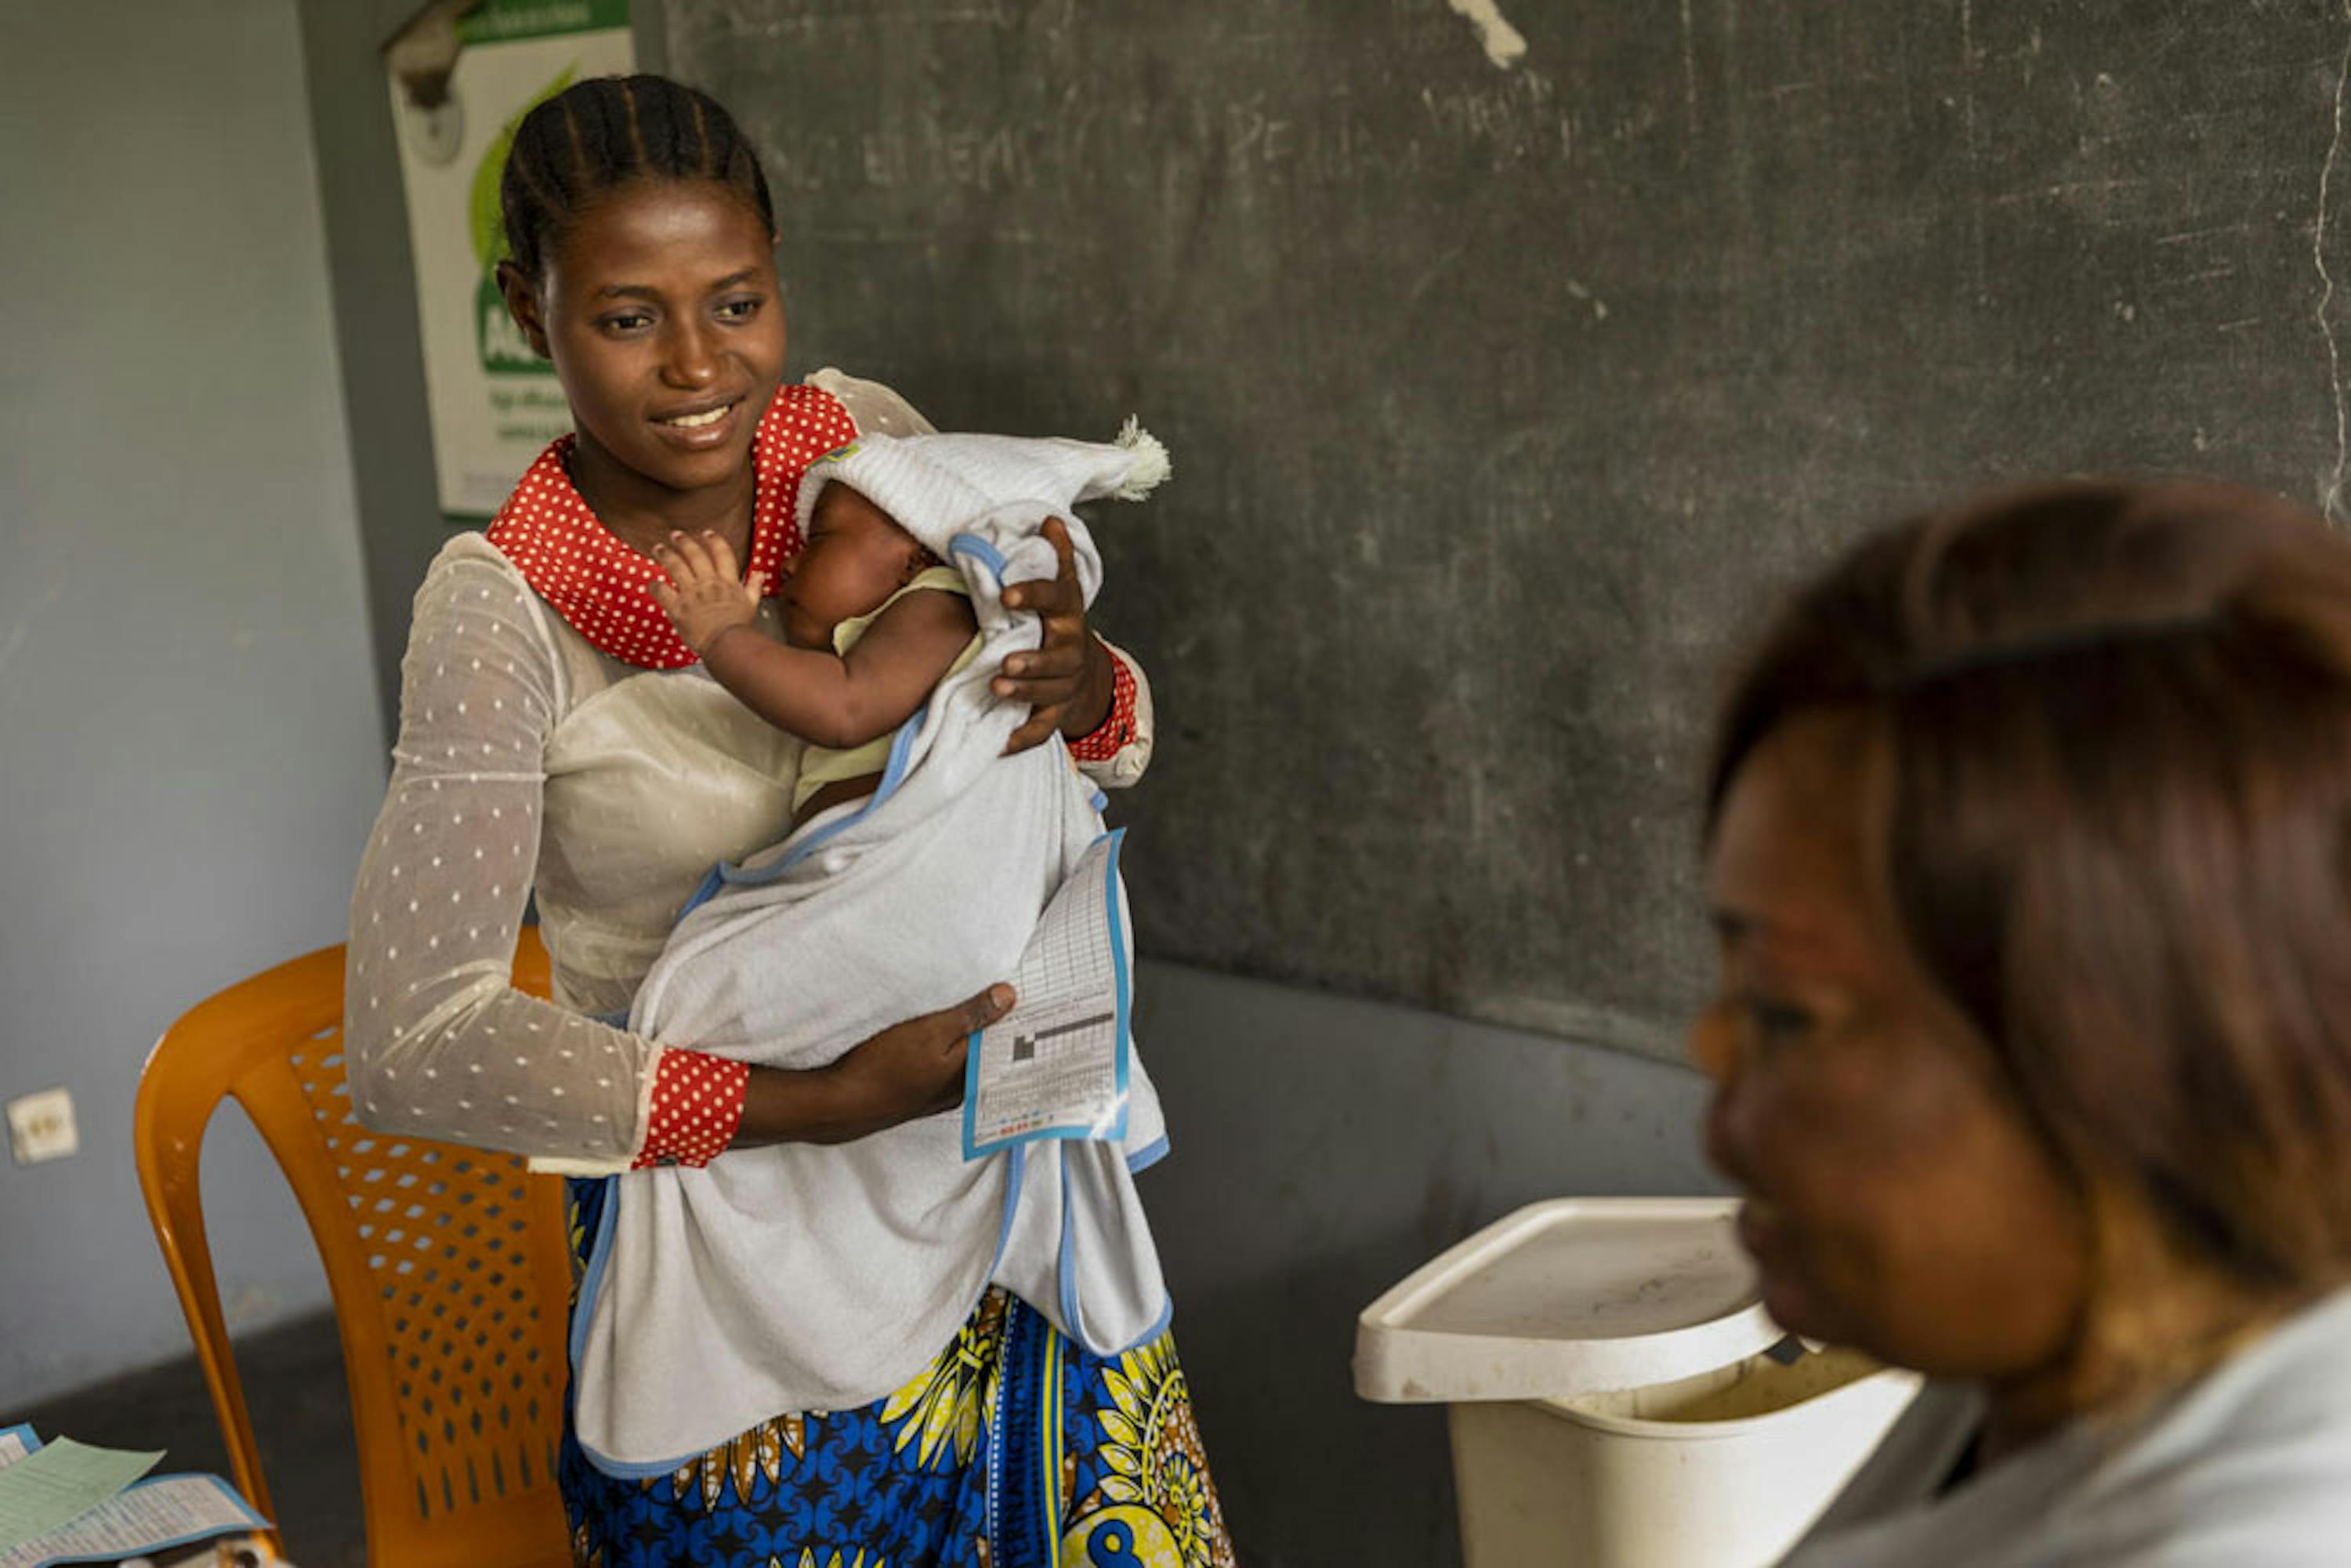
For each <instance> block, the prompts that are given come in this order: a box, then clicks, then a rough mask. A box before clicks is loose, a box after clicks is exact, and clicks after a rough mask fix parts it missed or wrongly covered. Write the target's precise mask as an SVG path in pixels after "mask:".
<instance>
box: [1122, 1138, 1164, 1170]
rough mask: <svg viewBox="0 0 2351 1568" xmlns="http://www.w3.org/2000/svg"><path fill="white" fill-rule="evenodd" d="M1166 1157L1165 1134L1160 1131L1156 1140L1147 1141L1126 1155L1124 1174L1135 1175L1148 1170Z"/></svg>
mask: <svg viewBox="0 0 2351 1568" xmlns="http://www.w3.org/2000/svg"><path fill="white" fill-rule="evenodd" d="M1166 1157H1167V1134H1165V1133H1162V1134H1159V1137H1158V1139H1157V1141H1156V1142H1154V1143H1148V1144H1145V1145H1143V1147H1141V1148H1139V1149H1137V1150H1135V1151H1134V1153H1133V1154H1131V1155H1127V1156H1126V1174H1127V1175H1129V1176H1136V1175H1139V1174H1141V1173H1142V1172H1144V1171H1147V1170H1149V1169H1150V1168H1151V1167H1152V1166H1155V1165H1157V1164H1158V1163H1159V1162H1160V1161H1162V1160H1164V1159H1165V1158H1166Z"/></svg>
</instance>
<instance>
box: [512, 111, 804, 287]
mask: <svg viewBox="0 0 2351 1568" xmlns="http://www.w3.org/2000/svg"><path fill="white" fill-rule="evenodd" d="M637 180H716V181H717V182H718V183H720V184H722V185H726V186H727V187H729V188H730V189H732V190H733V191H735V192H736V193H737V194H738V195H740V196H742V197H743V199H744V200H746V201H747V202H749V203H750V204H752V206H754V207H755V208H757V209H758V214H759V221H760V222H761V223H764V224H766V225H768V229H769V231H770V232H773V230H774V228H775V226H776V212H775V205H774V204H773V202H772V201H770V200H769V198H768V177H767V176H766V175H765V174H764V173H762V172H760V169H759V158H758V153H757V152H754V151H753V150H752V147H751V143H750V141H749V140H748V139H747V137H745V136H744V134H743V132H742V130H741V128H740V127H738V126H737V124H736V123H735V118H734V116H732V115H730V114H728V113H727V112H726V110H725V109H723V108H721V107H720V106H719V104H718V102H717V100H716V99H713V98H711V97H710V95H709V94H707V93H705V92H701V91H698V90H697V89H694V88H690V87H687V86H685V85H684V84H683V83H681V82H674V81H672V80H670V79H669V78H667V77H657V76H629V77H590V78H588V79H587V80H585V81H580V82H574V83H573V84H572V85H571V86H569V87H568V88H566V89H563V91H561V92H559V93H557V94H556V95H555V96H554V97H553V98H550V99H547V100H546V101H545V102H543V103H541V104H539V105H538V107H537V108H535V109H533V110H531V111H530V112H529V113H528V114H527V115H525V116H524V117H523V120H522V123H521V124H520V125H518V126H517V127H516V128H515V138H514V147H513V149H512V150H511V151H510V152H507V162H506V168H505V170H504V172H502V173H501V175H500V176H499V180H498V209H499V213H500V215H501V216H502V217H503V218H504V220H505V223H506V231H507V254H508V255H509V256H512V257H513V259H514V264H515V266H516V267H518V268H520V269H521V271H522V273H523V275H524V276H525V277H531V278H538V277H543V276H544V275H545V269H546V266H547V257H548V256H549V253H550V252H551V251H552V250H553V249H554V247H555V246H556V244H557V242H558V241H559V240H560V239H561V237H562V235H563V229H564V225H566V224H568V223H569V222H570V221H571V219H572V218H573V217H574V216H576V215H577V214H579V212H580V209H581V208H582V207H583V206H585V205H587V204H589V203H590V201H592V200H594V199H595V198H596V197H598V196H600V195H602V194H604V193H608V192H610V191H612V190H614V189H615V188H617V187H619V186H622V185H625V184H628V183H631V182H632V181H637Z"/></svg>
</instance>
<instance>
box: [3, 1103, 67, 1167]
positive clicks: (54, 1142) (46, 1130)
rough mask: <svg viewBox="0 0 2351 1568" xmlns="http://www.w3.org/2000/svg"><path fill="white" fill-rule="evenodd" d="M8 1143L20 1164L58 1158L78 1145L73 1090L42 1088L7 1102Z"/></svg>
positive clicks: (63, 1156)
mask: <svg viewBox="0 0 2351 1568" xmlns="http://www.w3.org/2000/svg"><path fill="white" fill-rule="evenodd" d="M8 1145H9V1147H10V1148H11V1149H12V1150H13V1151H14V1152H15V1154H16V1163H17V1164H18V1165H20V1166H33V1165H38V1164H40V1163H41V1162H42V1161H43V1160H61V1159H63V1158H65V1157H66V1156H67V1155H70V1154H72V1153H74V1152H75V1151H76V1150H78V1149H79V1148H80V1147H81V1134H80V1133H78V1131H76V1130H75V1127H74V1108H73V1092H72V1091H71V1090H68V1089H44V1090H42V1091H41V1092H39V1093H37V1094H27V1095H25V1096H24V1097H23V1098H21V1099H16V1100H11V1101H9V1102H8Z"/></svg>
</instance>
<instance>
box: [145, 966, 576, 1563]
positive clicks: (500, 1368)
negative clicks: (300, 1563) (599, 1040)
mask: <svg viewBox="0 0 2351 1568" xmlns="http://www.w3.org/2000/svg"><path fill="white" fill-rule="evenodd" d="M515 983H516V984H517V985H518V986H520V987H522V988H524V989H526V990H528V991H532V992H534V993H535V994H538V995H541V996H544V995H545V994H546V991H547V954H546V951H545V950H544V949H543V948H542V947H541V946H539V942H538V932H537V931H535V930H530V929H526V930H525V931H524V932H523V939H522V942H521V945H520V946H519V948H518V949H517V953H516V955H515ZM342 1020H343V949H342V948H341V947H340V946H335V947H328V948H322V949H320V950H319V951H318V952H316V953H312V954H309V955H308V956H305V957H300V958H297V959H295V960H293V961H292V962H291V963H287V964H281V965H279V966H278V967H277V968H274V969H271V970H269V971H267V972H266V973H264V974H260V975H256V976H255V977H252V978H251V979H249V980H245V981H242V982H240V983H238V984H236V985H235V986H232V987H230V988H228V989H227V990H225V991H223V992H221V993H220V994H219V995H218V996H215V997H214V998H211V999H210V1000H208V1001H205V1002H204V1003H202V1004H200V1005H199V1006H197V1007H196V1008H194V1009H192V1010H191V1011H190V1012H189V1013H188V1014H187V1015H186V1016H185V1017H183V1018H182V1019H180V1020H179V1021H178V1022H177V1023H175V1024H173V1025H172V1027H171V1028H170V1029H169V1030H166V1031H165V1032H164V1035H163V1038H162V1040H158V1041H157V1042H156V1045H155V1050H154V1051H153V1053H152V1055H150V1056H149V1058H148V1060H147V1066H146V1069H145V1071H143V1072H142V1073H141V1077H140V1081H139V1102H138V1111H137V1114H136V1117H135V1120H134V1124H133V1137H134V1139H135V1140H136V1143H137V1150H138V1161H139V1186H140V1190H141V1192H142V1193H143V1194H144V1195H145V1197H146V1200H147V1213H148V1218H150V1219H152V1221H153V1222H154V1226H155V1238H156V1240H157V1241H158V1242H159V1243H160V1244H161V1245H162V1249H163V1260H164V1262H165V1263H166V1265H168V1266H169V1268H170V1270H171V1272H172V1286H173V1288H174V1289H175V1290H177V1291H178V1292H179V1297H180V1307H181V1310H182V1311H183V1312H185V1313H186V1314H187V1319H188V1330H189V1333H191V1334H192V1335H193V1337H194V1340H195V1343H196V1354H197V1358H198V1360H199V1361H200V1362H201V1364H202V1365H203V1368H204V1382H205V1384H206V1385H207V1386H208V1387H209V1388H210V1390H211V1392H212V1397H213V1407H214V1412H215V1413H216V1414H217V1415H218V1416H219V1418H220V1426H221V1435H222V1437H223V1438H224V1439H225V1441H226V1442H227V1444H228V1449H229V1462H230V1465H231V1467H232V1469H233V1470H234V1473H235V1479H236V1483H237V1485H238V1486H239V1487H241V1488H243V1489H244V1490H245V1493H246V1496H247V1497H248V1498H250V1499H251V1500H252V1501H253V1503H254V1506H255V1507H256V1508H257V1509H259V1510H260V1511H262V1512H263V1514H264V1515H265V1516H269V1515H270V1512H271V1511H270V1502H269V1490H268V1488H267V1486H266V1483H265V1482H264V1481H263V1479H262V1475H261V1466H260V1461H259V1458H258V1456H257V1454H256V1451H255V1448H254V1443H253V1426H252V1422H251V1420H250V1418H249V1416H248V1415H247V1413H246V1403H245V1391H244V1387H243V1385H241V1384H240V1382H239V1381H238V1378H237V1372H236V1363H235V1359H234V1357H233V1356H232V1354H231V1353H230V1348H229V1340H228V1331H227V1326H226V1324H225V1322H224V1320H223V1317H222V1313H221V1303H220V1291H219V1286H218V1284H217V1282H216V1281H214V1276H213V1264H212V1253H211V1249H210V1248H209V1246H208V1245H207V1244H206V1241H205V1238H204V1207H203V1202H202V1197H201V1195H200V1193H199V1191H198V1186H197V1166H198V1163H199V1155H200V1153H201V1151H202V1148H203V1143H204V1128H205V1126H206V1124H208V1123H209V1122H210V1121H211V1120H212V1115H213V1112H214V1109H215V1108H216V1107H217V1106H218V1105H219V1103H220V1102H221V1100H222V1098H223V1097H224V1096H231V1097H234V1098H235V1101H236V1102H237V1103H238V1104H240V1105H242V1106H243V1107H244V1108H245V1112H246V1115H248V1116H249V1117H251V1118H252V1120H253V1124H254V1125H255V1126H256V1128H258V1129H259V1131H260V1133H261V1136H262V1138H263V1140H264V1141H265V1142H266V1143H267V1144H268V1145H269V1149H270V1152H271V1153H272V1154H273V1155H276V1156H277V1164H278V1167H279V1168H280V1169H281V1170H282V1171H284V1172H285V1174H286V1179H287V1183H288V1184H289V1185H290V1186H292V1187H293V1189H294V1196H295V1197H296V1199H297V1201H298V1202H299V1203H300V1205H301V1207H302V1213H303V1217H304V1218H306V1219H308V1222H309V1226H310V1236H311V1239H312V1240H313V1241H315V1242H316V1243H317V1244H318V1249H319V1260H320V1261H321V1262H323V1263H324V1264H325V1266H326V1271H327V1283H328V1287H329V1291H331V1293H332V1295H333V1297H334V1304H335V1320H336V1323H337V1326H338V1328H339V1329H340V1333H341V1335H342V1344H343V1372H344V1375H345V1377H346V1378H347V1379H348V1381H349V1383H350V1396H351V1418H352V1425H353V1426H354V1427H355V1428H356V1429H357V1436H358V1446H359V1460H360V1494H361V1497H362V1500H363V1501H364V1504H365V1509H366V1515H367V1539H368V1561H369V1562H370V1563H371V1564H373V1565H374V1568H536V1565H538V1564H542V1563H544V1564H549V1565H553V1564H559V1563H569V1561H570V1552H569V1546H568V1543H567V1541H566V1538H565V1531H564V1526H563V1511H562V1507H561V1505H560V1503H559V1500H558V1499H557V1496H556V1491H555V1450H556V1443H557V1440H558V1437H559V1432H560V1427H561V1421H562V1414H563V1381H564V1331H563V1317H564V1301H565V1296H566V1292H567V1291H568V1290H569V1270H570V1264H569V1256H568V1253H567V1249H566V1246H565V1239H564V1233H563V1225H564V1220H563V1206H562V1194H561V1183H560V1182H559V1181H558V1180H557V1179H556V1178H553V1177H549V1176H526V1175H525V1174H524V1170H523V1163H522V1161H521V1160H520V1159H518V1158H517V1157H515V1156H513V1155H498V1154H487V1153H484V1152H483V1151H481V1150H478V1149H466V1148H460V1147H457V1146H455V1145H449V1144H436V1143H430V1142H427V1141H425V1140H423V1139H421V1138H402V1137H394V1136H389V1135H387V1134H381V1133H371V1132H369V1131H368V1130H367V1129H366V1128H364V1127H362V1126H360V1124H359V1123H358V1121H357V1120H356V1119H355V1118H354V1117H353V1116H352V1114H351V1108H350V1091H349V1089H348V1088H347V1087H346V1086H345V1084H344V1082H343V1057H342ZM271 1544H272V1546H273V1547H276V1546H277V1542H275V1540H274V1539H273V1541H272V1542H271ZM280 1550H281V1552H282V1548H281V1549H280Z"/></svg>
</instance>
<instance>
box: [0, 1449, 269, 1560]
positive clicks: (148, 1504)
mask: <svg viewBox="0 0 2351 1568" xmlns="http://www.w3.org/2000/svg"><path fill="white" fill-rule="evenodd" d="M162 1457H163V1456H162V1454H161V1453H153V1454H133V1453H125V1452H123V1451H121V1450H120V1449H116V1448H90V1447H89V1446H87V1445H86V1444H82V1443H77V1442H75V1441H74V1440H73V1439H72V1438H70V1437H59V1438H58V1439H57V1441H55V1442H53V1443H48V1444H44V1443H43V1442H42V1441H41V1439H40V1438H39V1437H37V1436H35V1435H34V1432H33V1429H32V1428H31V1427H8V1428H6V1429H5V1430H0V1568H46V1565H47V1564H49V1563H112V1562H116V1561H118V1560H120V1559H121V1558H124V1557H132V1556H139V1555H143V1554H147V1553H152V1552H162V1551H166V1550H168V1549H170V1548H172V1547H175V1546H186V1545H190V1544H193V1543H194V1542H200V1541H208V1540H210V1539H212V1538H213V1537H214V1536H216V1535H225V1534H227V1533H229V1532H230V1531H238V1530H263V1529H266V1528H268V1521H266V1520H265V1519H263V1518H261V1516H260V1515H258V1514H256V1513H255V1512H254V1511H253V1510H252V1508H251V1507H250V1506H248V1505H247V1504H246V1500H244V1499H243V1498H241V1497H239V1496H238V1495H237V1494H236V1491H235V1489H234V1488H232V1487H231V1486H229V1485H228V1483H227V1482H225V1481H223V1480H221V1479H219V1478H218V1477H216V1476H204V1475H188V1476H156V1477H153V1478H152V1479H143V1480H142V1479H141V1477H143V1476H146V1474H147V1472H148V1471H149V1470H151V1469H154V1468H155V1463H156V1461H157V1460H159V1459H161V1458H162Z"/></svg>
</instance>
